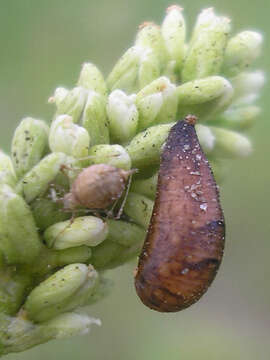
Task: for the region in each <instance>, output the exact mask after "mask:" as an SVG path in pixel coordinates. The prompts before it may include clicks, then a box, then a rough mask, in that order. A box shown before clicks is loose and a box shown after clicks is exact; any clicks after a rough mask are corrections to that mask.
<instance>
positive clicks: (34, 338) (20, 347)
mask: <svg viewBox="0 0 270 360" xmlns="http://www.w3.org/2000/svg"><path fill="white" fill-rule="evenodd" d="M0 323H1V325H0V356H1V355H4V354H8V353H12V352H21V351H24V350H27V349H29V348H32V347H33V346H36V345H39V344H42V343H45V342H47V341H49V340H53V339H64V338H68V337H71V336H75V335H85V334H87V333H88V332H89V330H90V327H91V325H92V324H96V325H100V324H101V322H100V320H98V319H94V318H91V317H89V316H87V315H84V314H76V313H70V312H68V313H65V314H61V315H58V316H56V317H55V318H53V319H51V320H49V321H46V322H44V323H42V324H33V323H32V322H30V321H27V320H25V319H24V313H23V312H20V313H19V315H18V316H17V317H10V316H7V315H4V314H0Z"/></svg>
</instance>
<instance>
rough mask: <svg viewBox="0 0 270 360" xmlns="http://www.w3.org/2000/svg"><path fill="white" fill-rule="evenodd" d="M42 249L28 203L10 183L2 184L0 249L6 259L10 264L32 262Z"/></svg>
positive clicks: (0, 196)
mask: <svg viewBox="0 0 270 360" xmlns="http://www.w3.org/2000/svg"><path fill="white" fill-rule="evenodd" d="M40 249H41V243H40V241H39V237H38V233H37V229H36V225H35V223H34V219H33V216H32V213H31V211H30V209H29V207H28V205H27V204H26V203H25V201H24V200H23V198H22V197H20V196H19V195H17V194H16V193H15V192H14V191H13V190H12V189H11V188H10V187H9V186H8V185H4V184H2V185H0V250H1V252H2V254H3V255H4V257H5V261H6V262H7V263H8V264H26V263H31V262H32V261H33V260H34V259H35V258H36V257H37V256H38V254H39V252H40Z"/></svg>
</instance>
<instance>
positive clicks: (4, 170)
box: [0, 150, 17, 188]
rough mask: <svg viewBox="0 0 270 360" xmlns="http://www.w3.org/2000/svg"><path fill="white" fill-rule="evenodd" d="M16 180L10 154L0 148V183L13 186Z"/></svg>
mask: <svg viewBox="0 0 270 360" xmlns="http://www.w3.org/2000/svg"><path fill="white" fill-rule="evenodd" d="M16 182H17V178H16V174H15V170H14V167H13V164H12V161H11V158H10V156H8V155H6V154H5V153H4V152H3V151H1V150H0V184H7V185H9V186H10V187H12V188H13V187H15V185H16Z"/></svg>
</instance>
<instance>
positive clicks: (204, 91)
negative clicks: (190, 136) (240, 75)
mask: <svg viewBox="0 0 270 360" xmlns="http://www.w3.org/2000/svg"><path fill="white" fill-rule="evenodd" d="M176 91H177V95H178V117H179V118H183V117H185V116H186V115H188V114H194V115H196V116H198V117H199V118H200V120H202V118H203V119H205V118H209V117H211V116H213V115H214V114H216V113H217V112H221V111H224V109H225V108H226V107H228V106H229V105H230V103H231V101H232V98H233V88H232V86H231V84H230V82H229V81H228V80H226V79H225V78H223V77H221V76H209V77H207V78H205V79H199V80H193V81H190V82H187V83H185V84H183V85H180V86H178V87H177V90H176Z"/></svg>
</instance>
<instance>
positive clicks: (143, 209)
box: [124, 192, 154, 229]
mask: <svg viewBox="0 0 270 360" xmlns="http://www.w3.org/2000/svg"><path fill="white" fill-rule="evenodd" d="M153 206H154V202H153V201H152V200H150V199H148V198H147V197H146V196H143V195H140V194H135V193H132V192H129V194H128V197H127V201H126V204H125V208H124V212H125V214H126V215H128V216H129V217H130V218H131V219H132V220H133V221H134V222H135V223H136V224H138V225H140V226H142V227H143V228H145V229H147V228H148V225H149V222H150V219H151V215H152V211H153Z"/></svg>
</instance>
